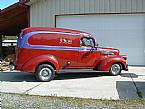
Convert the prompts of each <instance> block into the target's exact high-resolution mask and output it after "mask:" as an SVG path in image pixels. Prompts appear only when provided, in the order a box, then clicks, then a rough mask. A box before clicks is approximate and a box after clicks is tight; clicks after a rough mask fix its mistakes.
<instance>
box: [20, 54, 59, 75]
mask: <svg viewBox="0 0 145 109" xmlns="http://www.w3.org/2000/svg"><path fill="white" fill-rule="evenodd" d="M42 63H50V64H52V65H53V67H55V70H56V72H57V71H58V70H59V69H60V66H59V63H58V61H57V59H56V58H55V57H54V56H52V55H41V56H37V57H35V58H32V59H30V60H29V61H27V62H26V63H24V65H23V66H22V68H21V70H22V71H26V72H32V73H34V72H35V70H36V68H37V66H38V65H39V64H42Z"/></svg>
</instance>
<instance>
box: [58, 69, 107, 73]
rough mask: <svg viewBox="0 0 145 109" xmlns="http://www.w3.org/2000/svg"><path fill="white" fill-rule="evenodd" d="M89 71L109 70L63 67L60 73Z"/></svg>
mask: <svg viewBox="0 0 145 109" xmlns="http://www.w3.org/2000/svg"><path fill="white" fill-rule="evenodd" d="M75 72H78V73H88V72H92V73H93V72H96V73H97V72H107V71H97V70H93V69H62V70H60V71H59V73H75Z"/></svg>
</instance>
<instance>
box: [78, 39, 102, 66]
mask: <svg viewBox="0 0 145 109" xmlns="http://www.w3.org/2000/svg"><path fill="white" fill-rule="evenodd" d="M80 46H81V49H80V51H79V56H78V67H80V68H94V66H95V65H96V63H97V62H98V61H99V56H100V53H99V52H97V48H96V47H95V40H94V38H92V37H83V38H82V39H81V40H80Z"/></svg>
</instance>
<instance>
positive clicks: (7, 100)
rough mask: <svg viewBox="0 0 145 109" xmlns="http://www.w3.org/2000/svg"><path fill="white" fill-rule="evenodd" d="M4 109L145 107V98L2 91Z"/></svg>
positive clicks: (141, 108)
mask: <svg viewBox="0 0 145 109" xmlns="http://www.w3.org/2000/svg"><path fill="white" fill-rule="evenodd" d="M1 97H2V107H3V109H28V108H29V109H53V108H54V109H63V108H65V109H96V108H101V109H104V108H105V109H144V108H145V99H134V100H100V99H82V98H72V97H57V96H49V97H43V96H31V95H21V94H7V93H2V94H1Z"/></svg>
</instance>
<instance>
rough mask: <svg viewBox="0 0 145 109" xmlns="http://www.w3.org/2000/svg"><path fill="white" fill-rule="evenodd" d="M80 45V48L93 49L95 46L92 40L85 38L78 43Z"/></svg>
mask: <svg viewBox="0 0 145 109" xmlns="http://www.w3.org/2000/svg"><path fill="white" fill-rule="evenodd" d="M80 44H81V46H86V47H94V46H95V43H94V39H93V38H87V37H84V38H82V39H81V41H80Z"/></svg>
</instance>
